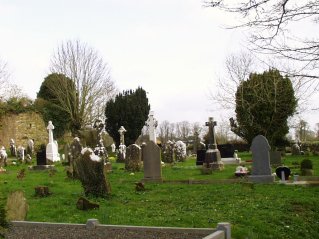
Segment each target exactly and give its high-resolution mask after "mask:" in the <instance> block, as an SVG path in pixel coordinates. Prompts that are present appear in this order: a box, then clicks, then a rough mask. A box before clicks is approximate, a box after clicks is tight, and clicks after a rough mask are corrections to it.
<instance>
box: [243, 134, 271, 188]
mask: <svg viewBox="0 0 319 239" xmlns="http://www.w3.org/2000/svg"><path fill="white" fill-rule="evenodd" d="M250 149H251V152H252V156H253V165H252V175H251V176H250V177H249V178H250V180H251V181H252V182H255V183H271V182H274V180H275V177H274V176H273V175H272V174H271V167H270V158H269V150H270V146H269V143H268V140H267V139H266V138H265V137H264V136H262V135H258V136H256V137H255V138H254V139H253V142H252V144H251V147H250Z"/></svg>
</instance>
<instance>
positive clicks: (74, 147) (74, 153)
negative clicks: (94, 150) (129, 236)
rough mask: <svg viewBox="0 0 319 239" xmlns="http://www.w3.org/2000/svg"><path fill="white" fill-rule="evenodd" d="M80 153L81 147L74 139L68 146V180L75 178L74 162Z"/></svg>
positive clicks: (77, 140)
mask: <svg viewBox="0 0 319 239" xmlns="http://www.w3.org/2000/svg"><path fill="white" fill-rule="evenodd" d="M81 151H82V145H81V142H80V139H79V138H78V137H75V138H74V139H73V141H72V143H71V145H70V153H69V161H70V166H69V167H68V168H67V175H68V177H69V178H77V169H76V162H77V160H78V159H79V158H80V157H81Z"/></svg>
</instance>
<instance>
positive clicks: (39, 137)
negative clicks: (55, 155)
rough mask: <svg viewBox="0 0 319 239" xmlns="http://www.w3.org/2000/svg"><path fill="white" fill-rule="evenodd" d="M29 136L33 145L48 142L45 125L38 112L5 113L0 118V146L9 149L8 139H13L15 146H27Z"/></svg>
mask: <svg viewBox="0 0 319 239" xmlns="http://www.w3.org/2000/svg"><path fill="white" fill-rule="evenodd" d="M29 138H31V139H33V140H34V143H35V146H38V145H40V144H42V143H44V144H47V143H48V133H47V130H46V125H45V123H44V122H43V120H42V117H41V115H40V114H38V113H35V112H28V113H20V114H7V115H5V116H3V117H1V118H0V146H4V147H5V148H6V149H9V145H10V139H14V141H15V143H16V146H17V147H18V146H19V145H21V146H23V147H27V142H28V139H29Z"/></svg>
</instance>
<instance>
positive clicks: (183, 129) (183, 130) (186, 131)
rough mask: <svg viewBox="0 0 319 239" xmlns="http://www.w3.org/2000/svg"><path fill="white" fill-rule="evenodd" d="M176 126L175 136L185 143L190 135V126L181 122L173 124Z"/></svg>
mask: <svg viewBox="0 0 319 239" xmlns="http://www.w3.org/2000/svg"><path fill="white" fill-rule="evenodd" d="M175 125H176V136H177V138H179V139H181V140H183V141H186V140H187V138H188V136H190V133H191V125H190V123H189V122H188V121H182V122H178V123H176V124H175Z"/></svg>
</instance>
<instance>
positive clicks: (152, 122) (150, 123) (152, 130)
mask: <svg viewBox="0 0 319 239" xmlns="http://www.w3.org/2000/svg"><path fill="white" fill-rule="evenodd" d="M145 124H146V126H147V128H148V135H149V139H150V141H153V142H154V143H155V144H156V127H157V120H156V119H155V118H154V111H150V114H149V116H148V119H147V121H146V122H145Z"/></svg>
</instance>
